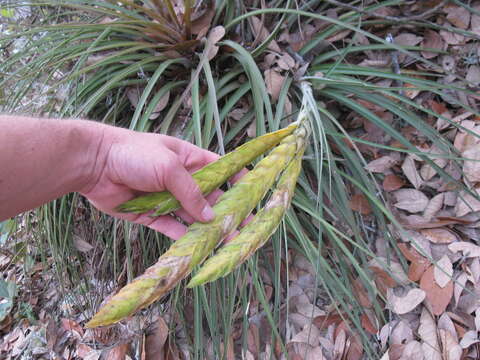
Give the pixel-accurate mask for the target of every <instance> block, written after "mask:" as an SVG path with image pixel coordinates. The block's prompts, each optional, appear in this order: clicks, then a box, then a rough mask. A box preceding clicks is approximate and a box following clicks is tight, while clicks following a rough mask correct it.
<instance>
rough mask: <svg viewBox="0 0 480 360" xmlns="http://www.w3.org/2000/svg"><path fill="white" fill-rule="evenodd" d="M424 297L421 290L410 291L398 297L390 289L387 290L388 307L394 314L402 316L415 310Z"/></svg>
mask: <svg viewBox="0 0 480 360" xmlns="http://www.w3.org/2000/svg"><path fill="white" fill-rule="evenodd" d="M425 295H426V294H425V291H423V290H422V289H410V290H409V291H408V293H407V294H406V295H405V296H403V297H398V296H396V295H395V294H394V293H393V290H392V289H388V291H387V303H388V307H389V308H390V310H392V311H393V312H394V313H395V314H398V315H403V314H406V313H409V312H410V311H412V310H413V309H415V308H416V307H417V306H418V305H419V304H420V303H421V302H422V301H423V300H424V299H425Z"/></svg>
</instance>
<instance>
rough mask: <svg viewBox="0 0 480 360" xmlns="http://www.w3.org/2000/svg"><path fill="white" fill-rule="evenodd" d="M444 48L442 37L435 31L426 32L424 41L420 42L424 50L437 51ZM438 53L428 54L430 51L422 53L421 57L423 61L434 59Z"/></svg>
mask: <svg viewBox="0 0 480 360" xmlns="http://www.w3.org/2000/svg"><path fill="white" fill-rule="evenodd" d="M443 46H444V43H443V39H442V37H441V36H440V35H439V34H438V32H437V31H434V30H430V29H429V30H426V31H425V35H424V39H423V41H422V47H423V48H426V49H438V50H442V49H443ZM437 55H438V53H434V52H430V51H422V56H423V57H424V58H425V59H432V58H434V57H436V56H437Z"/></svg>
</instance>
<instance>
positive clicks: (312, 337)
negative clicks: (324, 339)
mask: <svg viewBox="0 0 480 360" xmlns="http://www.w3.org/2000/svg"><path fill="white" fill-rule="evenodd" d="M319 337H320V331H319V330H318V329H317V327H316V326H315V325H312V324H307V325H305V327H304V328H303V329H302V331H300V332H299V333H297V334H295V335H294V336H293V338H292V340H290V342H297V343H305V344H308V345H310V346H312V347H315V346H318V344H319Z"/></svg>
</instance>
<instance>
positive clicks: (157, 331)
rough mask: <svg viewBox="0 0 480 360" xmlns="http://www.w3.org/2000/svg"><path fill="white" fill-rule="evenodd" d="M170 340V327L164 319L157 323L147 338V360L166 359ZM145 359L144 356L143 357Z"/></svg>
mask: <svg viewBox="0 0 480 360" xmlns="http://www.w3.org/2000/svg"><path fill="white" fill-rule="evenodd" d="M167 338H168V325H167V323H166V322H165V320H164V319H163V318H162V317H159V318H158V319H157V321H156V322H155V327H154V328H153V329H152V332H151V333H150V334H149V335H147V336H146V338H145V345H144V349H143V355H144V358H145V359H158V360H163V359H165V343H166V341H167ZM142 357H143V356H142Z"/></svg>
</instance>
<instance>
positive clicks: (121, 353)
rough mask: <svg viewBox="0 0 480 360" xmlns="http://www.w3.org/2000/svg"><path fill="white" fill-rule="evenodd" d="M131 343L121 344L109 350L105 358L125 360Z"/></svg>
mask: <svg viewBox="0 0 480 360" xmlns="http://www.w3.org/2000/svg"><path fill="white" fill-rule="evenodd" d="M129 347H130V344H120V345H117V346H115V347H114V348H113V349H111V350H109V351H108V354H107V356H106V357H105V360H125V358H126V356H127V351H128V350H129Z"/></svg>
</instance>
